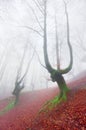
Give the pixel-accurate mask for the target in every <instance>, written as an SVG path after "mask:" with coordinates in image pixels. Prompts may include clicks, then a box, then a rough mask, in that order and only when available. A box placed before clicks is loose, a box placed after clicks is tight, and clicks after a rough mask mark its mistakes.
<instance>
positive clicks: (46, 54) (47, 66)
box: [44, 0, 53, 73]
mask: <svg viewBox="0 0 86 130" xmlns="http://www.w3.org/2000/svg"><path fill="white" fill-rule="evenodd" d="M46 2H47V1H46V0H45V1H44V60H45V64H46V68H47V70H48V71H49V73H52V72H53V68H52V67H51V64H50V62H49V58H48V53H47V24H46V16H47V14H46V4H47V3H46Z"/></svg>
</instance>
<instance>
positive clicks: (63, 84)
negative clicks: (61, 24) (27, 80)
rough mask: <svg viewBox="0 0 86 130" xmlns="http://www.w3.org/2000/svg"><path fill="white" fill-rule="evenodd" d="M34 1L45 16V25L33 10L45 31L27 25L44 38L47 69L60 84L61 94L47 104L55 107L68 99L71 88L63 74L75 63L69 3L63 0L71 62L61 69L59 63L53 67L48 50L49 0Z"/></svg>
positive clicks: (54, 80)
mask: <svg viewBox="0 0 86 130" xmlns="http://www.w3.org/2000/svg"><path fill="white" fill-rule="evenodd" d="M33 2H34V3H35V5H36V6H37V8H38V9H39V12H40V13H41V16H43V20H44V21H43V25H41V22H39V20H38V18H37V16H36V13H35V12H34V11H33V10H32V11H33V13H34V15H35V17H36V21H37V23H38V24H39V27H40V29H41V31H40V32H43V34H41V33H40V32H39V31H37V30H36V29H34V28H31V27H28V26H26V27H27V28H28V29H30V30H33V32H36V33H37V34H39V35H40V36H41V37H42V38H43V51H44V61H45V65H46V69H47V70H48V72H49V73H50V75H51V78H52V81H53V82H56V83H57V84H58V87H59V89H60V94H59V96H56V97H55V98H54V99H53V100H50V101H49V102H48V103H47V104H46V105H49V106H50V107H53V106H55V105H56V104H58V103H59V102H61V101H63V100H66V99H67V92H68V91H69V88H68V87H67V84H66V82H65V79H64V77H63V74H67V73H68V72H69V71H70V70H71V69H72V65H73V54H72V46H71V44H70V30H69V17H68V12H67V5H66V3H65V1H63V2H64V6H65V16H66V23H67V24H66V27H67V44H68V47H69V53H70V63H69V65H68V67H66V68H65V69H61V68H60V66H59V65H58V67H57V69H55V68H53V67H52V65H51V63H50V61H49V55H48V50H47V46H48V44H47V43H48V42H47V2H48V1H47V0H41V1H40V2H39V0H33ZM41 2H42V3H41ZM56 28H57V24H56ZM56 30H57V29H56ZM56 42H57V31H56ZM57 45H58V44H57ZM57 47H58V46H57ZM56 51H57V55H58V54H59V53H58V49H57V50H56ZM57 60H58V62H59V55H58V56H57ZM46 105H44V107H46Z"/></svg>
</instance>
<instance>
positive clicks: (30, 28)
mask: <svg viewBox="0 0 86 130" xmlns="http://www.w3.org/2000/svg"><path fill="white" fill-rule="evenodd" d="M19 27H24V28H27V29H29V30H32V31H33V32H36V33H37V34H38V35H39V36H41V37H43V35H42V34H41V33H40V32H39V31H37V30H35V29H34V28H32V27H29V26H19Z"/></svg>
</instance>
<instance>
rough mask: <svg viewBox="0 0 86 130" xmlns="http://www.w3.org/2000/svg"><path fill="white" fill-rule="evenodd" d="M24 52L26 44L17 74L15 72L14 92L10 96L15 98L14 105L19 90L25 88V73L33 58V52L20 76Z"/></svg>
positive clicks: (17, 98) (17, 99)
mask: <svg viewBox="0 0 86 130" xmlns="http://www.w3.org/2000/svg"><path fill="white" fill-rule="evenodd" d="M26 51H27V44H26V46H25V48H24V53H23V56H22V59H21V62H20V66H19V69H18V72H17V76H16V81H15V88H14V90H13V92H12V94H13V95H15V97H16V98H15V103H14V104H15V105H16V104H17V103H18V101H19V95H20V92H21V90H22V89H23V88H24V87H25V78H26V75H27V73H28V71H29V67H30V64H31V61H32V59H33V56H34V52H33V54H32V57H31V59H30V60H29V61H28V65H27V68H26V70H25V72H24V74H23V76H21V72H22V67H23V63H24V58H25V54H26Z"/></svg>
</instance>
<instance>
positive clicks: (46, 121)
mask: <svg viewBox="0 0 86 130" xmlns="http://www.w3.org/2000/svg"><path fill="white" fill-rule="evenodd" d="M68 85H69V86H70V88H73V89H72V91H71V92H70V93H69V94H68V100H67V102H64V103H62V104H59V105H58V107H56V108H55V109H53V110H52V111H51V112H48V113H47V114H46V113H41V114H40V115H38V111H39V110H40V108H41V107H42V105H43V104H44V103H45V101H47V100H49V99H51V98H53V97H54V96H56V95H57V93H58V89H57V87H54V88H49V89H44V90H39V91H34V92H27V93H23V94H21V96H20V102H19V104H18V105H17V106H15V107H14V108H13V109H11V110H10V111H8V112H6V113H5V114H3V115H0V130H85V129H86V89H85V88H86V87H85V85H86V77H83V78H81V79H79V80H77V81H74V82H71V83H69V84H68ZM80 87H81V88H80ZM76 88H80V89H78V90H77V89H76ZM10 100H14V98H13V97H11V98H8V99H4V100H2V101H0V111H1V110H2V109H3V108H4V107H5V106H6V105H7V104H8V103H9V101H10Z"/></svg>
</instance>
